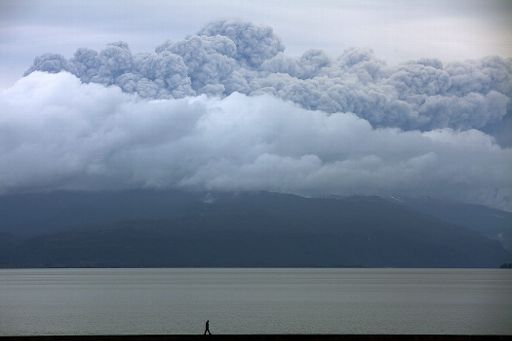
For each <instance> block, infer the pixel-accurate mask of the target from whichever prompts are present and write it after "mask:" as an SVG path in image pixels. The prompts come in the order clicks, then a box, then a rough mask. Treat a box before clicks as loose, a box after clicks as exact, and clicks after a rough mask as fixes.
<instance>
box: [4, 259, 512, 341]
mask: <svg viewBox="0 0 512 341" xmlns="http://www.w3.org/2000/svg"><path fill="white" fill-rule="evenodd" d="M207 319H209V320H210V329H211V331H212V333H214V334H215V333H232V334H238V333H427V334H512V271H511V270H506V269H12V270H11V269H9V270H0V335H45V334H164V333H172V334H181V333H202V331H203V329H204V322H205V321H206V320H207Z"/></svg>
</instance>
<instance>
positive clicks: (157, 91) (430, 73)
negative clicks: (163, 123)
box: [26, 20, 512, 145]
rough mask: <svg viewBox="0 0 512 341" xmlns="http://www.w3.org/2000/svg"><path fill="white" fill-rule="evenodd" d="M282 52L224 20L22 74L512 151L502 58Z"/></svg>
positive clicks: (511, 107)
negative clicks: (141, 48) (458, 133)
mask: <svg viewBox="0 0 512 341" xmlns="http://www.w3.org/2000/svg"><path fill="white" fill-rule="evenodd" d="M283 51H284V45H283V44H282V42H281V40H280V39H279V38H278V37H277V36H276V35H275V34H274V32H273V30H272V28H270V27H264V26H258V25H254V24H251V23H246V22H239V21H232V20H224V21H217V22H213V23H210V24H208V25H206V26H205V27H204V28H202V29H200V30H199V31H198V32H197V34H196V35H192V36H189V37H187V38H186V39H184V40H181V41H175V42H172V41H167V42H165V43H164V44H162V45H160V46H158V47H157V48H156V49H155V52H154V53H151V54H147V53H146V54H135V55H132V53H131V51H130V49H129V48H128V45H127V44H126V43H123V42H118V43H113V44H110V45H108V46H107V47H106V48H105V49H104V50H102V51H100V52H96V51H94V50H90V49H84V48H81V49H78V50H77V52H76V53H75V55H74V56H73V57H72V58H70V59H69V60H68V59H66V58H64V57H63V56H60V55H57V54H45V55H42V56H40V57H37V58H36V59H35V60H34V64H33V65H32V66H31V67H30V68H29V69H28V70H27V72H26V74H30V73H31V72H33V71H46V72H51V73H56V72H59V71H68V72H71V73H73V74H75V75H77V77H79V78H80V79H81V80H82V81H83V82H84V83H89V82H93V83H100V84H104V85H117V86H119V87H120V88H121V89H123V91H125V92H129V93H137V94H138V95H140V96H141V97H145V98H159V99H168V98H183V97H186V96H194V95H201V94H207V95H214V96H220V97H224V96H229V95H230V94H232V93H234V92H240V93H243V94H247V95H260V94H271V95H274V96H277V97H280V98H282V99H284V100H289V101H293V102H295V103H297V104H299V105H300V106H301V107H303V108H305V109H311V110H322V111H325V112H327V113H337V112H352V113H354V114H356V115H357V116H358V117H361V118H364V119H366V120H367V121H369V122H370V123H371V124H372V126H374V127H397V128H400V129H403V130H422V131H428V130H431V129H438V128H452V129H455V130H470V129H479V130H482V131H484V132H486V133H488V134H491V135H493V136H495V137H496V138H497V140H498V142H499V143H501V144H502V145H512V134H511V133H510V132H508V131H506V130H505V129H504V128H503V127H505V126H506V127H508V126H510V125H511V122H512V102H511V98H512V59H511V58H502V57H497V56H495V57H488V58H484V59H481V60H474V61H464V62H457V63H449V64H446V65H444V64H443V63H442V62H441V61H439V60H436V59H420V60H417V61H411V62H409V63H405V64H402V65H398V66H387V65H386V63H385V62H383V61H382V60H379V59H378V58H376V57H375V56H374V54H373V52H372V51H371V50H370V49H357V48H352V49H348V50H346V51H344V52H343V53H342V54H341V55H340V56H338V57H337V58H331V57H329V56H327V55H326V54H325V53H324V52H323V51H320V50H309V51H306V52H305V53H304V54H303V55H302V56H300V57H298V58H295V57H290V56H287V55H286V54H284V52H283Z"/></svg>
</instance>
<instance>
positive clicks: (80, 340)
mask: <svg viewBox="0 0 512 341" xmlns="http://www.w3.org/2000/svg"><path fill="white" fill-rule="evenodd" d="M509 337H510V336H507V335H437V334H309V335H308V334H261V335H258V334H218V335H208V338H213V339H217V340H221V339H222V340H252V341H259V340H261V341H285V340H320V341H331V340H345V341H392V340H399V341H406V340H411V341H444V340H446V341H463V340H471V341H479V340H495V341H501V340H508V339H509ZM204 338H205V335H202V334H199V335H197V334H193V335H191V334H181V335H180V334H174V335H41V336H0V340H2V341H64V340H76V341H89V340H103V341H117V340H119V341H121V340H122V341H163V340H169V341H191V340H196V339H201V340H204Z"/></svg>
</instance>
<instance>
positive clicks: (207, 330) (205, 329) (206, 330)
mask: <svg viewBox="0 0 512 341" xmlns="http://www.w3.org/2000/svg"><path fill="white" fill-rule="evenodd" d="M206 333H208V335H212V333H210V320H206V326H205V328H204V335H206Z"/></svg>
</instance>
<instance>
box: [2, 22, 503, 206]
mask: <svg viewBox="0 0 512 341" xmlns="http://www.w3.org/2000/svg"><path fill="white" fill-rule="evenodd" d="M42 71H43V72H42ZM511 77H512V59H511V58H502V57H497V56H495V57H487V58H483V59H481V60H472V61H471V60H470V61H462V62H454V63H447V64H443V63H442V62H441V61H439V60H436V59H421V60H416V61H411V62H407V63H404V64H401V65H397V66H389V65H387V64H386V63H385V62H384V61H382V60H380V59H378V58H376V57H375V55H374V54H373V52H372V51H371V50H370V49H360V48H352V49H348V50H346V51H344V52H343V53H342V54H341V55H340V56H338V57H331V56H328V55H327V54H326V53H324V52H323V51H321V50H308V51H306V52H305V53H304V54H303V55H302V56H300V57H290V56H288V55H286V54H285V52H284V45H283V43H282V42H281V40H280V39H279V38H278V37H277V36H276V34H275V33H274V32H273V30H272V29H271V28H269V27H263V26H257V25H253V24H250V23H245V22H238V21H219V22H214V23H211V24H209V25H207V26H205V27H204V28H203V29H201V30H199V31H198V32H197V33H196V34H194V35H191V36H188V37H186V38H185V39H183V40H180V41H167V42H164V43H163V44H162V45H160V46H158V47H156V48H155V51H154V52H151V53H136V54H134V53H132V52H131V50H130V48H129V46H128V45H127V44H126V43H124V42H117V43H112V44H109V45H108V46H107V47H106V48H105V49H103V50H101V51H95V50H92V49H88V48H80V49H78V50H77V51H76V52H75V53H74V55H73V56H71V57H70V58H65V57H63V56H60V55H58V54H45V55H42V56H39V57H36V58H35V60H34V64H33V65H32V66H31V67H30V68H29V69H28V70H27V72H26V74H25V77H24V78H21V79H20V80H19V81H18V82H17V83H16V84H15V85H14V86H12V87H11V88H9V89H6V90H3V91H2V92H1V93H0V112H1V114H0V152H1V153H2V154H1V155H2V158H0V193H6V192H16V191H39V190H55V189H88V190H102V189H121V188H145V187H150V188H189V189H200V190H220V191H243V190H268V191H276V192H285V193H296V194H301V195H306V196H323V195H331V194H335V195H351V194H366V195H393V194H402V195H409V196H417V195H429V196H433V197H441V198H447V199H453V200H461V201H469V202H475V203H480V204H485V205H488V206H492V207H497V208H503V209H507V210H512V177H510V175H509V173H510V169H512V149H511V148H510V146H512V103H511V96H512V78H511Z"/></svg>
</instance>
